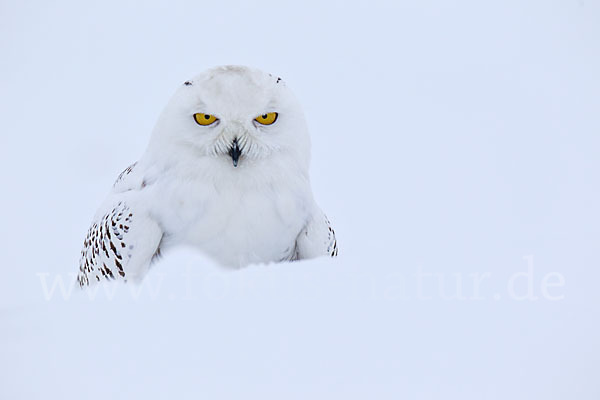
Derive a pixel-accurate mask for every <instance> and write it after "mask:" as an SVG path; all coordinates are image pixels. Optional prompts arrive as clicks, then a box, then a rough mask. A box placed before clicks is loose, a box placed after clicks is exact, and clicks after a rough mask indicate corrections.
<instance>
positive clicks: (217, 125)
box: [78, 66, 337, 286]
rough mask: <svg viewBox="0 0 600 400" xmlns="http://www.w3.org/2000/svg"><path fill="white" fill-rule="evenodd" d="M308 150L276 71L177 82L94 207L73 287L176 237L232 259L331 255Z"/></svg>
mask: <svg viewBox="0 0 600 400" xmlns="http://www.w3.org/2000/svg"><path fill="white" fill-rule="evenodd" d="M197 116H201V117H198V118H200V119H198V118H197ZM260 116H264V117H267V116H270V117H273V116H274V118H275V122H273V123H271V124H263V123H262V122H260V121H267V119H261V117H260ZM202 118H206V121H207V122H211V121H213V120H214V122H212V123H210V124H208V125H203V124H201V123H204V119H202ZM271 120H273V118H271ZM309 158H310V140H309V136H308V130H307V127H306V122H305V119H304V115H303V113H302V110H301V107H300V106H299V104H298V103H297V101H296V100H295V98H294V96H293V95H292V93H291V92H290V90H289V89H288V88H287V87H286V85H285V84H284V83H283V81H281V78H278V77H274V76H271V75H270V74H266V73H263V72H261V71H258V70H254V69H250V68H247V67H234V66H226V67H218V68H214V69H211V70H209V71H206V72H204V73H202V74H200V75H198V76H197V77H195V78H194V79H192V80H191V81H187V82H185V83H184V84H183V85H182V86H181V87H180V88H179V89H178V90H177V91H176V92H175V94H174V96H173V97H172V98H171V100H170V102H169V103H168V104H167V106H166V108H165V110H164V111H163V112H162V114H161V116H160V118H159V120H158V122H157V124H156V127H155V128H154V131H153V134H152V138H151V140H150V144H149V146H148V148H147V150H146V152H145V154H144V155H143V156H142V158H141V159H140V160H139V161H138V162H137V163H135V164H133V165H132V166H130V167H128V168H127V169H126V170H125V171H123V173H122V174H121V175H120V176H119V178H118V179H117V181H116V182H115V184H114V187H113V189H112V191H111V193H110V194H109V196H108V198H107V199H106V201H105V202H104V204H103V205H102V206H101V207H100V209H99V211H98V213H97V214H96V217H95V219H94V223H93V224H92V226H91V227H90V230H89V232H88V235H87V237H86V239H85V241H84V248H83V250H82V257H81V261H80V272H79V275H78V281H79V284H80V285H81V286H84V285H89V284H90V283H93V282H96V281H100V280H102V279H125V280H129V279H133V280H140V279H142V278H143V277H144V275H145V274H146V272H147V271H148V268H149V266H150V263H151V261H152V259H153V257H154V256H156V255H157V254H159V252H163V251H164V250H166V249H168V248H169V247H171V246H174V245H177V244H189V245H192V246H195V247H197V248H198V249H200V250H201V251H203V252H205V253H206V254H208V255H209V256H211V257H212V258H214V259H215V260H216V261H218V262H219V263H221V264H223V265H226V266H233V267H240V266H244V265H247V264H249V263H259V262H271V261H286V260H297V259H304V258H313V257H317V256H321V255H329V256H335V255H337V244H336V240H335V234H334V232H333V229H331V227H330V224H329V221H328V220H327V218H326V217H325V215H324V214H323V212H322V211H321V210H320V208H319V207H318V206H317V204H316V203H315V201H314V199H313V196H312V190H311V187H310V181H309V176H308V166H309Z"/></svg>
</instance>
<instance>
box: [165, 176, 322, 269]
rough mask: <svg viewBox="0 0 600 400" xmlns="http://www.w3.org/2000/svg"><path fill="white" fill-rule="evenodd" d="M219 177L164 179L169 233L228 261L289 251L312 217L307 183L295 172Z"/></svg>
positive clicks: (262, 258)
mask: <svg viewBox="0 0 600 400" xmlns="http://www.w3.org/2000/svg"><path fill="white" fill-rule="evenodd" d="M234 172H238V171H234ZM240 172H242V171H240ZM242 173H243V172H242ZM220 178H221V179H192V180H188V181H186V182H185V184H181V181H180V182H178V184H176V185H173V184H169V183H168V182H165V184H164V187H163V189H162V190H159V193H162V195H163V196H164V198H165V201H166V203H163V207H164V208H166V209H167V210H168V212H166V213H164V214H163V215H165V216H166V218H165V220H164V221H161V222H162V225H163V226H164V227H165V230H166V231H167V235H170V236H172V239H173V240H174V241H175V242H182V243H187V244H191V245H193V246H197V247H199V248H200V249H201V250H203V251H205V252H207V253H209V254H210V255H212V256H213V257H214V258H215V259H217V260H219V261H220V262H221V263H222V264H225V265H232V266H237V265H242V264H246V263H249V262H268V261H279V260H281V259H284V258H287V257H289V256H290V255H291V253H292V252H293V250H294V249H293V247H294V244H295V239H296V237H297V235H298V233H299V232H300V231H301V229H302V228H303V227H304V224H305V223H306V221H307V219H308V213H309V211H308V210H309V209H310V205H311V202H312V195H311V193H310V188H309V186H308V184H307V183H306V182H304V181H303V180H302V179H294V178H291V179H290V178H288V179H283V178H282V179H277V178H276V177H269V178H268V179H267V178H263V179H257V178H256V176H253V177H252V178H250V177H249V178H248V179H244V177H243V176H242V175H241V174H240V176H239V177H238V176H234V177H233V178H232V177H231V176H229V177H227V176H222V177H220ZM159 186H163V185H159Z"/></svg>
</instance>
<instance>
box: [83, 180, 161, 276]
mask: <svg viewBox="0 0 600 400" xmlns="http://www.w3.org/2000/svg"><path fill="white" fill-rule="evenodd" d="M129 172H131V171H129ZM129 172H128V173H129ZM128 173H127V174H128ZM127 174H125V175H127ZM126 179H127V180H130V179H129V177H124V176H120V178H119V181H118V182H117V183H119V184H124V183H125V182H121V180H126ZM130 183H131V182H130ZM134 183H135V182H134ZM128 186H131V185H128ZM136 186H138V185H136ZM144 196H145V193H144V185H139V186H138V188H132V187H128V188H127V189H126V190H125V191H117V190H113V192H112V193H111V195H110V196H109V197H108V199H107V200H106V202H105V203H104V205H103V206H102V207H101V208H100V211H99V212H98V213H97V214H96V217H95V219H94V221H93V223H92V226H91V227H90V229H89V230H88V233H87V236H86V238H85V240H84V242H83V250H82V251H81V259H80V261H79V274H78V276H77V282H78V283H79V286H81V287H83V286H89V285H90V284H93V283H96V282H100V281H101V280H103V279H107V280H113V279H120V280H125V281H127V280H135V281H139V280H141V279H142V278H143V277H144V275H145V274H146V272H147V271H148V268H149V267H150V262H151V260H152V258H153V257H154V256H155V255H156V254H158V252H159V246H160V241H161V239H162V237H163V232H162V229H161V228H160V226H159V225H158V223H157V222H156V221H154V220H153V219H152V217H151V216H150V214H149V213H148V211H147V209H146V207H145V203H146V202H144V201H143V200H144Z"/></svg>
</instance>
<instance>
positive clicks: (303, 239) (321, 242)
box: [296, 209, 338, 260]
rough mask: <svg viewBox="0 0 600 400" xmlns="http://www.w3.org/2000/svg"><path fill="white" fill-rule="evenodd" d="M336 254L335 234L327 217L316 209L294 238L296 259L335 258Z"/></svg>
mask: <svg viewBox="0 0 600 400" xmlns="http://www.w3.org/2000/svg"><path fill="white" fill-rule="evenodd" d="M337 254H338V247H337V241H336V239H335V232H334V230H333V228H332V227H331V223H330V222H329V220H328V219H327V216H325V214H323V212H322V211H321V210H318V209H317V210H316V211H315V212H314V213H313V216H312V217H311V218H310V220H309V221H308V223H307V224H306V226H305V227H304V229H302V231H301V232H300V234H299V235H298V237H297V238H296V259H297V260H302V259H308V258H315V257H321V256H329V257H336V256H337Z"/></svg>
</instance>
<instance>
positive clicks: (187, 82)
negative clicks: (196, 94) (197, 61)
mask: <svg viewBox="0 0 600 400" xmlns="http://www.w3.org/2000/svg"><path fill="white" fill-rule="evenodd" d="M183 84H184V85H185V86H192V82H190V81H185V82H183Z"/></svg>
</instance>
